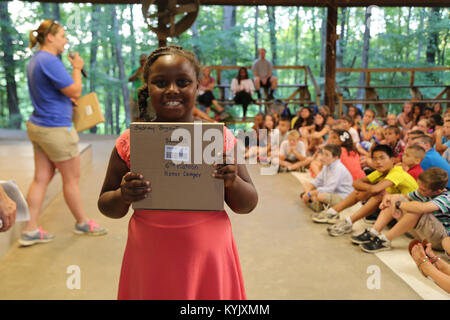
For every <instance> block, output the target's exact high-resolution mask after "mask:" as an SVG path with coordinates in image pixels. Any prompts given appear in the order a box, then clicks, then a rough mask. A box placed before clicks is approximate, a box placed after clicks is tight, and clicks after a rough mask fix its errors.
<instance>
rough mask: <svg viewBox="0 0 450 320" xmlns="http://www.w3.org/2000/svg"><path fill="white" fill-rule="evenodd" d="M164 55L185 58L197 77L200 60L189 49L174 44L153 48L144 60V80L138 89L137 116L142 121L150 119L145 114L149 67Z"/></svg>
mask: <svg viewBox="0 0 450 320" xmlns="http://www.w3.org/2000/svg"><path fill="white" fill-rule="evenodd" d="M166 55H179V56H182V57H184V58H186V59H187V60H188V61H189V62H190V63H191V64H192V66H193V67H194V71H195V75H196V77H197V79H198V78H199V75H200V68H201V67H200V62H199V61H198V60H197V58H196V57H195V55H194V54H193V53H192V52H191V51H188V50H184V49H183V47H180V46H175V45H170V46H167V47H160V48H158V49H156V50H154V51H153V52H152V53H151V54H150V56H149V57H148V58H147V61H146V62H145V65H144V71H143V74H144V75H143V76H144V80H145V85H144V86H143V87H141V88H140V89H139V90H138V104H139V118H140V119H141V120H142V121H150V120H151V119H150V118H149V116H148V114H147V100H148V97H149V94H148V84H147V82H148V78H149V76H150V67H151V66H152V64H153V63H154V62H155V61H156V60H157V59H158V58H159V57H162V56H166Z"/></svg>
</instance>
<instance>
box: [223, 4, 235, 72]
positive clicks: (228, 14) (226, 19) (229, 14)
mask: <svg viewBox="0 0 450 320" xmlns="http://www.w3.org/2000/svg"><path fill="white" fill-rule="evenodd" d="M235 26H236V6H223V31H225V32H230V30H231V29H232V28H233V27H235ZM233 41H234V39H233V37H232V36H231V35H230V37H228V40H226V41H225V47H227V48H234V43H233ZM222 64H223V65H230V64H231V65H235V64H236V56H235V55H233V56H232V57H230V58H229V57H225V58H224V59H223V60H222Z"/></svg>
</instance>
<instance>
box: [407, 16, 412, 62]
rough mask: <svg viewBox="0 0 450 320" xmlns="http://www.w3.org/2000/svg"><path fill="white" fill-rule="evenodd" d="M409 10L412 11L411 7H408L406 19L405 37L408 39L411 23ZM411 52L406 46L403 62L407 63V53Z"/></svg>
mask: <svg viewBox="0 0 450 320" xmlns="http://www.w3.org/2000/svg"><path fill="white" fill-rule="evenodd" d="M411 11H412V7H409V8H408V18H407V20H406V37H407V39H408V41H409V35H410V33H411V30H410V23H411ZM410 53H411V50H410V49H409V48H406V57H405V62H406V63H408V59H409V54H410Z"/></svg>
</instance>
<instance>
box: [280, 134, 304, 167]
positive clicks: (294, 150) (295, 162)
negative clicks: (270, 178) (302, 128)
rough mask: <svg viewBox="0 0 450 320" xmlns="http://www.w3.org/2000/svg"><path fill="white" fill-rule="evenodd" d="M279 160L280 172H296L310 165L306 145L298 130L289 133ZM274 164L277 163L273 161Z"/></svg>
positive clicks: (281, 148)
mask: <svg viewBox="0 0 450 320" xmlns="http://www.w3.org/2000/svg"><path fill="white" fill-rule="evenodd" d="M279 159H280V160H279V165H280V167H279V169H278V170H279V172H286V171H294V170H297V169H299V168H301V167H303V166H306V165H307V164H308V163H309V161H308V159H307V158H306V149H305V145H304V144H303V142H302V141H301V140H300V133H299V132H298V131H297V130H291V131H289V133H288V138H287V140H285V141H283V142H282V143H281V145H280V153H279ZM272 162H273V163H275V162H274V161H273V160H272ZM275 164H276V163H275Z"/></svg>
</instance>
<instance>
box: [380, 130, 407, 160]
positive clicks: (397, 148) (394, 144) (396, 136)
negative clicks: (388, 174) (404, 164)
mask: <svg viewBox="0 0 450 320" xmlns="http://www.w3.org/2000/svg"><path fill="white" fill-rule="evenodd" d="M401 134H402V132H401V131H400V128H399V127H394V126H389V127H387V128H384V139H385V141H386V144H387V145H388V146H390V147H391V148H392V151H394V157H395V163H399V162H401V158H402V155H403V150H404V149H405V143H404V142H403V140H402V137H401Z"/></svg>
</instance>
